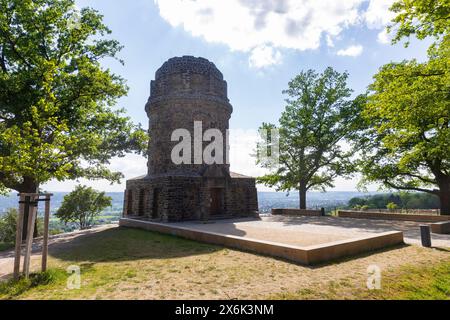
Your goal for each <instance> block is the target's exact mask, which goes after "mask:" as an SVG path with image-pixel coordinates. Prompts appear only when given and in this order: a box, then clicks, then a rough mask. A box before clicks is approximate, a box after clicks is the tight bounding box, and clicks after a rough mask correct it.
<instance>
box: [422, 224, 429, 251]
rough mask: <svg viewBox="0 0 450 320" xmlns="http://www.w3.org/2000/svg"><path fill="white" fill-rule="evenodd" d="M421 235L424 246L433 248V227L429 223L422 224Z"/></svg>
mask: <svg viewBox="0 0 450 320" xmlns="http://www.w3.org/2000/svg"><path fill="white" fill-rule="evenodd" d="M420 237H421V239H422V246H424V247H426V248H431V228H430V226H429V225H421V226H420Z"/></svg>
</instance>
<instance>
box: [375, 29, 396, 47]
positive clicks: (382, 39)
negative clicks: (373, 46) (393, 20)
mask: <svg viewBox="0 0 450 320" xmlns="http://www.w3.org/2000/svg"><path fill="white" fill-rule="evenodd" d="M391 40H392V37H391V35H389V33H388V32H387V30H386V29H384V30H383V31H381V32H380V33H379V34H378V37H377V41H378V42H379V43H382V44H389V43H391Z"/></svg>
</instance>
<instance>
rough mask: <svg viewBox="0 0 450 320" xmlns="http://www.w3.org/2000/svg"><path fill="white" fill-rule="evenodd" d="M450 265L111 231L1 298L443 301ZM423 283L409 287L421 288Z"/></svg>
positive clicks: (56, 254)
mask: <svg viewBox="0 0 450 320" xmlns="http://www.w3.org/2000/svg"><path fill="white" fill-rule="evenodd" d="M39 263H40V260H39V259H34V260H33V267H34V268H37V267H38V265H39ZM449 263H450V253H449V252H448V251H447V250H445V249H425V248H421V247H417V246H403V247H398V248H395V249H392V250H386V251H381V252H376V253H373V254H366V255H363V256H359V257H357V258H353V259H345V260H341V261H338V262H335V263H331V264H327V265H321V266H315V267H304V266H300V265H296V264H293V263H290V262H287V261H283V260H279V259H274V258H271V257H265V256H260V255H255V254H251V253H246V252H241V251H236V250H231V249H226V248H223V247H218V246H213V245H208V244H202V243H198V242H194V241H189V240H184V239H180V238H176V237H172V236H169V235H162V234H158V233H153V232H148V231H142V230H133V229H125V228H111V229H107V230H103V231H101V232H97V233H92V234H88V235H84V236H80V237H77V238H75V239H72V240H70V241H67V242H62V243H55V244H54V245H52V246H51V248H50V260H49V265H50V267H51V268H52V269H57V270H60V271H61V270H62V271H63V272H64V274H65V276H64V277H62V278H58V280H57V281H55V282H53V283H51V284H47V285H45V286H37V287H32V288H29V290H26V291H25V292H22V293H20V294H18V295H15V296H11V295H9V294H7V293H6V294H5V293H3V294H2V293H0V298H3V299H7V298H14V299H15V298H19V299H266V298H276V299H286V298H287V299H299V298H314V299H320V298H324V299H326V298H339V299H340V298H348V299H352V298H360V297H363V298H367V299H384V298H392V297H400V298H402V297H404V298H427V297H439V298H443V297H444V296H442V292H445V290H446V289H445V288H446V286H447V279H446V278H440V277H438V276H439V274H440V273H441V272H443V271H446V270H448V269H445V268H448V264H449ZM70 265H77V266H79V267H80V268H81V288H80V289H77V290H69V289H67V286H66V282H67V277H68V274H66V273H65V270H66V268H67V267H68V266H70ZM369 265H377V266H379V267H380V268H381V271H382V277H383V280H382V286H383V289H386V290H385V291H383V292H378V293H374V292H372V291H368V290H367V289H366V281H367V276H368V274H367V267H368V266H369ZM423 268H428V269H430V270H431V271H430V272H429V273H427V276H426V277H425V276H424V278H423V281H422V282H421V283H422V285H421V286H420V288H418V287H417V288H416V287H413V286H412V287H408V285H407V283H404V284H403V285H402V288H403V289H402V290H403V291H402V292H403V293H402V294H400V293H398V292H400V291H399V289H397V288H398V287H394V286H393V285H392V286H391V283H394V282H395V280H396V277H397V276H399V275H401V276H405V277H406V276H408V275H412V274H416V275H421V274H422V273H423V272H424V271H423V270H424V269H423ZM433 268H436V269H433ZM440 268H443V269H440ZM428 269H426V270H428ZM433 270H434V271H433ZM439 270H440V271H439ZM447 274H448V272H447ZM402 279H403V278H402ZM415 279H416V278H413V279H412V280H411V281H410V282H409V283H417V281H416V280H415ZM390 288H393V289H390ZM433 288H440V289H433ZM442 288H444V289H442ZM418 290H419V291H418ZM430 290H431V291H430ZM436 290H437V291H436ZM394 291H395V292H397V293H398V294H397V293H395V292H394ZM408 292H409V293H408ZM437 292H439V294H438V293H437Z"/></svg>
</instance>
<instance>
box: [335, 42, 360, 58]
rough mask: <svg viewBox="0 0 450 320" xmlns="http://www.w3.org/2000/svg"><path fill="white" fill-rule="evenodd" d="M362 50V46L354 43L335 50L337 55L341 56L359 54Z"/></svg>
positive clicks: (355, 55)
mask: <svg viewBox="0 0 450 320" xmlns="http://www.w3.org/2000/svg"><path fill="white" fill-rule="evenodd" d="M363 51H364V48H363V46H361V45H356V46H350V47H348V48H346V49H341V50H339V51H338V52H337V55H338V56H343V57H357V56H359V55H361V53H362V52H363Z"/></svg>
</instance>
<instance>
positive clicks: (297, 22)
mask: <svg viewBox="0 0 450 320" xmlns="http://www.w3.org/2000/svg"><path fill="white" fill-rule="evenodd" d="M154 1H155V3H156V4H157V6H158V8H159V12H160V15H161V17H162V18H163V19H164V20H166V21H167V22H168V23H169V24H170V25H171V26H173V27H180V28H182V29H184V30H185V31H187V32H189V33H191V34H192V35H193V36H195V37H201V38H203V39H205V40H206V41H207V42H211V43H220V44H225V45H227V46H228V47H229V48H230V49H231V50H234V51H241V52H248V53H249V54H250V65H251V66H253V67H266V66H268V65H270V64H277V63H280V61H281V52H280V50H281V49H294V50H299V51H304V50H310V49H311V50H313V49H317V48H319V46H320V44H321V42H322V39H324V40H325V41H326V43H327V45H328V46H333V44H334V42H333V40H336V39H337V38H338V37H339V35H340V34H341V33H342V31H343V30H345V29H347V28H349V27H351V26H354V25H357V24H360V23H367V24H369V25H370V27H371V28H375V25H377V24H383V23H384V22H385V16H386V12H385V11H386V10H387V9H388V7H389V5H388V4H387V3H388V2H389V1H390V0H389V1H387V0H321V1H311V0H227V1H224V0H196V1H193V0H154ZM369 1H370V2H369ZM368 2H369V6H368V9H367V10H364V8H363V4H367V3H368ZM380 28H381V27H380Z"/></svg>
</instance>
